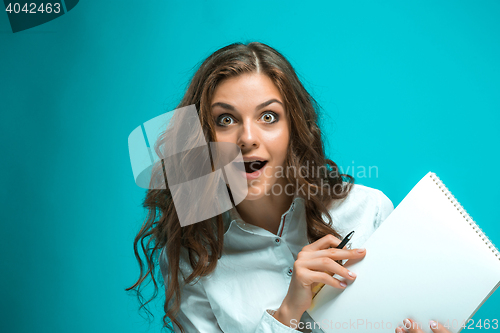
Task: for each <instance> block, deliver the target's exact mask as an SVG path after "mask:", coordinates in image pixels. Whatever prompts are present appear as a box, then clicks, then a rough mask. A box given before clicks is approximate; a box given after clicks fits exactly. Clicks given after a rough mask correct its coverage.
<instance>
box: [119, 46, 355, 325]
mask: <svg viewBox="0 0 500 333" xmlns="http://www.w3.org/2000/svg"><path fill="white" fill-rule="evenodd" d="M245 73H260V74H264V75H267V76H268V77H269V78H270V79H271V80H272V81H273V83H274V84H275V85H276V87H277V88H278V90H279V91H280V93H281V95H282V96H283V99H284V107H285V112H286V115H287V117H288V119H290V121H289V130H290V144H289V146H288V151H287V158H286V161H285V168H286V170H288V168H289V167H290V168H292V170H301V169H300V168H301V167H302V168H304V167H306V168H309V167H311V166H312V165H316V166H324V167H323V168H320V169H319V170H321V172H319V173H317V174H314V172H313V173H311V172H308V173H307V174H306V176H305V177H303V176H302V175H301V173H300V172H299V173H297V174H288V173H287V175H286V176H285V177H286V179H287V181H288V182H290V183H292V184H298V186H302V185H304V187H305V188H307V189H315V191H314V193H315V195H308V199H307V200H306V201H305V211H306V223H307V237H308V241H309V242H310V243H312V242H314V241H316V240H318V239H320V238H322V237H323V236H325V235H327V234H333V235H334V236H336V237H339V234H338V233H337V231H336V230H335V229H334V228H333V227H332V218H331V216H330V214H329V212H328V207H329V205H330V204H331V203H332V202H333V201H338V200H342V199H344V198H345V197H346V196H347V195H348V194H349V192H350V190H351V188H352V185H353V184H354V178H353V177H352V176H350V175H347V174H340V173H339V172H338V167H337V164H335V163H334V162H333V161H332V160H330V159H327V158H326V157H325V153H324V145H323V140H322V136H321V131H320V128H319V124H318V114H319V110H320V106H319V105H318V103H317V102H316V100H315V99H314V98H313V97H312V96H311V95H310V94H309V93H308V92H307V91H306V89H305V88H304V86H303V85H302V83H301V82H300V80H299V78H298V77H297V74H296V72H295V70H294V69H293V67H292V65H291V64H290V63H289V62H288V61H287V60H286V59H285V57H284V56H283V55H282V54H280V53H279V52H278V51H276V50H275V49H274V48H272V47H270V46H268V45H266V44H263V43H259V42H251V43H248V44H243V43H233V44H230V45H228V46H226V47H223V48H221V49H219V50H217V51H216V52H214V53H213V54H211V55H210V56H209V57H208V58H207V59H206V60H204V61H203V63H202V64H201V65H200V66H199V68H198V70H197V71H196V73H195V74H194V76H193V78H192V80H191V81H190V83H189V86H188V88H187V91H186V93H185V94H184V97H183V98H182V101H181V102H180V103H179V104H178V106H177V108H181V107H185V106H189V105H195V106H196V110H197V112H198V116H199V119H200V123H201V126H202V129H203V132H204V135H205V138H204V139H205V140H206V142H214V141H216V140H215V121H214V120H213V117H212V115H211V112H212V111H211V106H210V105H211V103H210V102H211V101H212V97H213V95H214V92H215V89H216V87H217V86H218V84H219V83H221V82H222V81H223V80H225V79H228V78H232V77H236V76H238V75H241V74H245ZM164 144H165V142H164V141H163V142H162V140H159V141H158V142H157V143H156V144H155V151H156V152H157V154H158V156H161V154H160V151H161V145H164ZM307 161H309V162H308V163H307V166H306V162H307ZM309 163H311V165H309ZM160 171H161V170H160ZM326 187H328V188H329V189H332V188H334V189H338V190H335V191H331V190H328V191H323V190H322V189H324V188H326ZM228 190H229V188H228ZM143 207H144V208H145V209H147V211H148V214H147V217H146V219H145V221H144V223H143V225H142V227H141V229H140V231H139V232H138V234H137V236H136V237H135V240H134V252H135V256H136V258H137V261H138V263H139V267H140V275H139V279H138V280H137V282H135V284H134V285H133V286H131V287H129V288H127V289H125V290H126V291H129V290H132V289H133V290H135V291H136V294H137V297H138V299H139V302H140V303H141V306H140V307H139V310H140V309H142V308H143V307H145V306H146V304H148V303H149V302H150V301H152V300H153V299H154V298H155V297H156V295H157V292H158V286H157V283H156V280H155V268H156V264H157V262H158V258H159V254H160V253H161V250H162V249H164V250H165V251H166V256H167V261H168V263H169V264H168V274H167V275H168V279H167V281H163V282H164V286H165V303H164V309H165V315H164V317H163V324H164V327H168V321H167V318H170V320H171V321H172V322H173V323H174V324H176V325H177V326H178V327H179V328H180V330H181V332H184V328H183V327H182V325H181V324H180V323H179V322H178V321H177V320H176V316H177V314H178V311H179V309H180V299H181V298H180V293H181V289H180V284H179V273H180V268H179V262H180V252H181V247H184V248H185V250H187V251H188V254H189V264H190V265H191V267H192V268H193V272H192V273H191V274H190V275H189V276H188V277H187V278H186V279H185V283H190V282H191V281H193V280H194V279H196V278H197V277H202V276H207V275H209V274H210V273H211V272H213V271H214V269H215V268H216V265H217V261H218V259H219V258H220V257H221V256H222V253H223V242H224V222H223V219H222V215H218V216H216V217H214V218H211V219H208V220H204V221H201V222H198V223H195V224H192V225H187V226H184V227H181V225H180V223H179V218H178V215H177V212H176V210H175V206H174V202H173V199H172V194H171V192H170V190H169V188H168V185H167V186H166V189H150V190H147V192H146V197H145V199H144V202H143ZM323 215H324V216H326V217H327V219H328V223H327V222H325V220H324V219H323ZM146 241H147V244H145V242H146ZM139 243H140V244H141V248H142V252H143V254H144V255H145V256H146V261H147V271H146V272H145V269H144V265H143V261H142V260H141V257H140V255H139V251H138V244H139ZM148 276H150V277H151V279H152V281H153V284H154V288H155V291H154V294H153V296H152V297H151V299H149V300H148V301H147V302H145V303H142V299H143V297H142V295H141V284H142V283H143V282H144V281H145V280H146V278H147V277H148ZM170 304H172V306H171V307H170V308H169V305H170ZM145 310H146V311H147V312H148V313H150V312H149V311H148V310H147V308H145Z"/></svg>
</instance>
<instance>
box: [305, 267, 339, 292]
mask: <svg viewBox="0 0 500 333" xmlns="http://www.w3.org/2000/svg"><path fill="white" fill-rule="evenodd" d="M311 279H312V280H314V281H315V282H319V283H323V284H327V285H329V286H332V287H334V288H338V289H345V287H347V284H346V283H345V282H341V281H340V280H338V279H336V278H334V277H333V276H331V275H328V273H325V272H315V271H311ZM311 286H312V284H311Z"/></svg>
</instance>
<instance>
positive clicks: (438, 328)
mask: <svg viewBox="0 0 500 333" xmlns="http://www.w3.org/2000/svg"><path fill="white" fill-rule="evenodd" d="M429 327H430V328H431V330H432V331H433V332H436V333H450V331H448V330H447V329H446V328H445V327H444V326H443V325H441V324H440V323H439V321H437V320H436V321H434V320H431V321H429Z"/></svg>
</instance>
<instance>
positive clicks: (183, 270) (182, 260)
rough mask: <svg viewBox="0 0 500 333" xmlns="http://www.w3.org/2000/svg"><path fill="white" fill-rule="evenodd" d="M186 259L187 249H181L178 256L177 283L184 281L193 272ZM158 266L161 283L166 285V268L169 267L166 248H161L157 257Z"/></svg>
mask: <svg viewBox="0 0 500 333" xmlns="http://www.w3.org/2000/svg"><path fill="white" fill-rule="evenodd" d="M188 257H189V256H188V251H187V249H186V248H184V247H181V251H180V255H179V278H180V280H179V281H183V280H185V279H186V278H187V277H188V276H189V275H190V274H191V273H192V272H193V268H192V267H191V265H190V264H189V259H188ZM158 264H159V266H160V271H161V275H162V277H163V282H164V283H166V282H167V280H168V266H169V261H168V256H167V248H166V247H163V248H162V249H161V251H160V255H159V256H158Z"/></svg>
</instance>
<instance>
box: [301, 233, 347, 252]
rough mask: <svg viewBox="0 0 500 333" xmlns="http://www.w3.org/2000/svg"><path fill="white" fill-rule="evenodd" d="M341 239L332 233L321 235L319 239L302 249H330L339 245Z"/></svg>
mask: <svg viewBox="0 0 500 333" xmlns="http://www.w3.org/2000/svg"><path fill="white" fill-rule="evenodd" d="M340 242H341V240H340V239H338V238H337V237H335V236H334V235H332V234H328V235H326V236H323V237H321V238H320V239H318V240H317V241H315V242H313V243H311V244H309V245H306V246H304V247H303V248H302V251H318V250H323V249H328V248H330V247H337V246H338V245H339V244H340Z"/></svg>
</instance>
